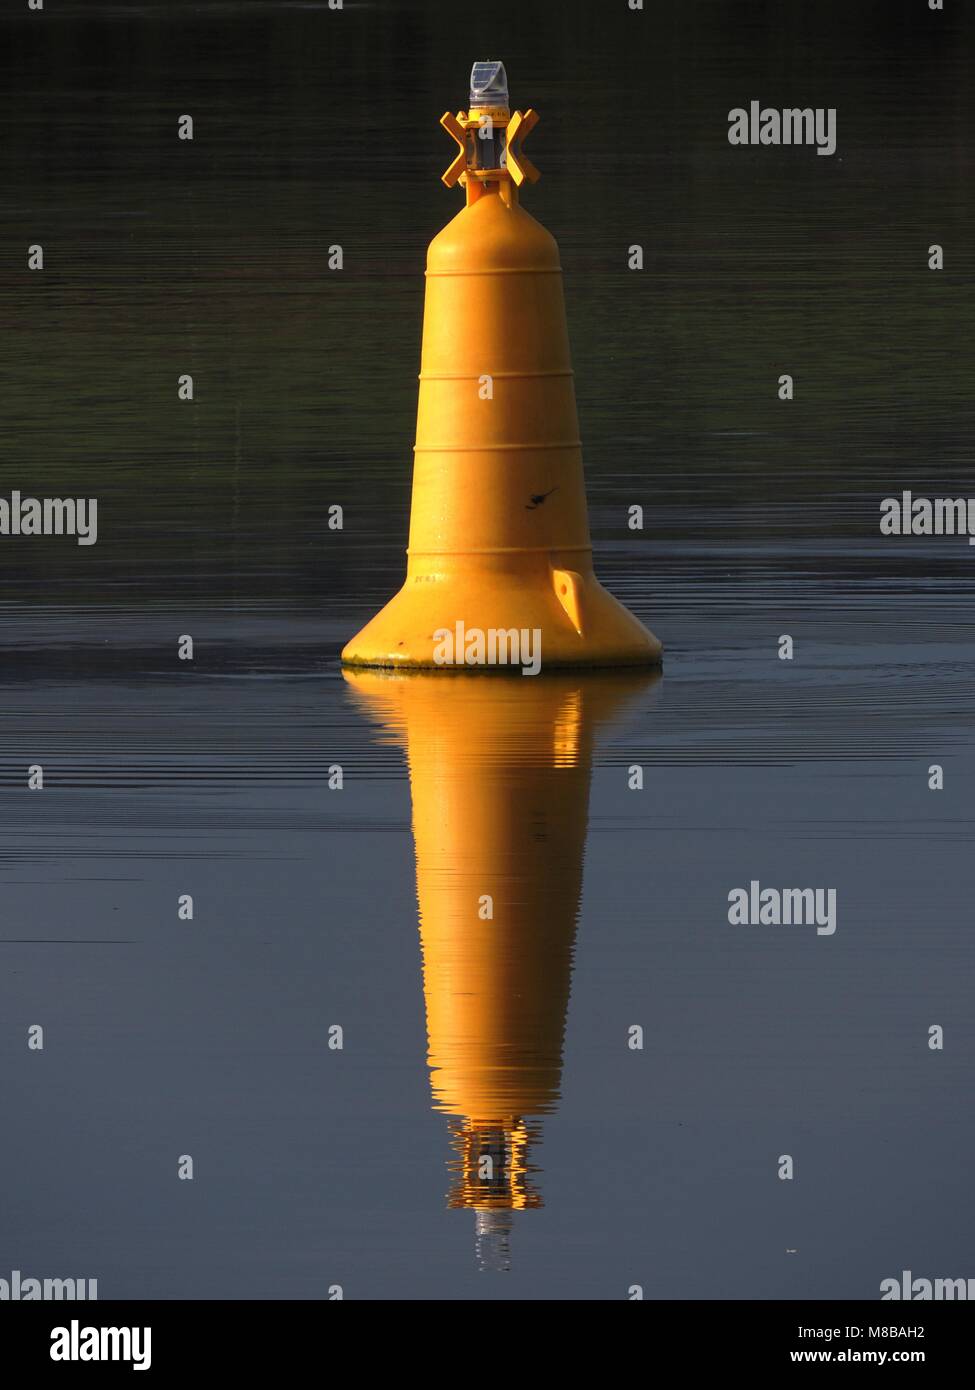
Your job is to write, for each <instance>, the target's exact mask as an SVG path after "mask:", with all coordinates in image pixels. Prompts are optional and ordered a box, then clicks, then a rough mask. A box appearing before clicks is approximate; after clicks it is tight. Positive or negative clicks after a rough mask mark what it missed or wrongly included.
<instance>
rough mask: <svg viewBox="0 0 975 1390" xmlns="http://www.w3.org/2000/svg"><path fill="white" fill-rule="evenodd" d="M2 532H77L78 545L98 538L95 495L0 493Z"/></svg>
mask: <svg viewBox="0 0 975 1390" xmlns="http://www.w3.org/2000/svg"><path fill="white" fill-rule="evenodd" d="M0 535H4V536H77V537H78V544H79V545H94V544H95V542H96V541H97V540H98V499H97V498H96V497H41V498H38V497H21V495H20V493H19V492H18V491H16V490H15V491H14V492H12V493H11V494H10V501H9V502H8V501H7V499H6V498H5V497H0Z"/></svg>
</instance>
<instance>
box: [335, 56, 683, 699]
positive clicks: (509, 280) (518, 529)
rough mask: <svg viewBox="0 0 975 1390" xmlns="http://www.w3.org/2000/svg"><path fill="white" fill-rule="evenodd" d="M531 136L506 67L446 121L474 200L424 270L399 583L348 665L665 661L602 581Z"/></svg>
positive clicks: (452, 173) (479, 77)
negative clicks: (528, 144) (537, 200)
mask: <svg viewBox="0 0 975 1390" xmlns="http://www.w3.org/2000/svg"><path fill="white" fill-rule="evenodd" d="M537 120H538V117H537V115H536V113H535V112H534V111H531V110H529V111H527V112H525V113H524V114H523V113H522V112H520V111H515V112H514V113H513V114H512V113H511V112H510V111H509V109H508V92H507V79H506V77H505V72H504V67H503V65H502V64H501V63H476V64H475V65H474V70H473V72H472V74H471V109H470V110H469V111H468V112H463V111H461V112H458V113H457V115H456V116H453V115H451V114H450V113H449V112H448V113H447V114H446V115H444V116H443V117H442V118H441V125H443V126H444V128H445V129H446V130H447V131H448V132H449V133H450V134H451V135H452V136H453V137H454V139H455V140H456V141H457V143H458V145H459V147H460V150H459V153H458V155H457V157H456V159H455V160H454V162H453V163H452V164H451V166H450V168H449V169H448V170H447V172H446V173H445V174H444V176H443V181H444V183H446V184H447V185H448V187H449V186H453V185H454V184H461V185H462V186H463V187H464V188H465V190H466V194H467V201H466V206H465V207H464V208H463V209H462V210H461V212H459V213H458V215H457V216H456V217H455V218H454V219H453V220H452V221H451V222H449V223H448V225H447V226H446V227H444V229H443V230H442V231H441V232H440V233H439V234H438V235H437V236H436V237H434V239H433V241H432V242H431V243H430V248H429V252H428V255H427V271H426V276H427V279H426V304H425V309H424V318H423V348H422V355H421V370H420V393H419V404H418V409H417V430H416V450H415V461H414V469H413V501H412V510H411V515H410V540H409V549H408V552H407V555H408V564H407V574H406V582H405V583H404V585H403V587H402V589H400V591H399V593H398V594H396V596H395V597H394V598H393V599H391V600H390V602H389V603H387V604H386V606H385V608H383V609H382V610H381V611H380V612H379V613H378V614H377V615H376V616H375V617H374V618H373V619H372V621H371V622H369V623H367V624H366V626H365V627H364V628H363V629H362V631H361V632H359V633H358V634H357V635H356V636H355V637H353V639H352V640H351V641H350V642H349V643H348V644H347V645H346V647H345V649H344V650H343V652H342V660H343V662H345V663H346V664H347V665H350V666H386V667H398V668H405V669H409V668H436V667H444V668H446V669H449V668H450V667H456V666H465V667H466V668H468V669H469V668H470V667H472V666H480V665H484V666H497V667H498V668H499V669H508V670H518V669H519V668H520V669H521V670H522V671H523V672H524V671H525V670H526V668H528V667H529V666H531V668H532V673H533V674H534V673H535V672H536V671H537V669H539V667H545V668H549V667H555V668H558V667H565V666H653V665H658V664H659V662H660V655H661V645H660V642H659V641H658V640H657V638H656V637H654V636H653V634H652V633H650V632H648V631H647V629H646V628H645V627H644V626H643V625H642V623H640V622H639V621H638V620H637V619H636V618H635V617H634V616H633V615H632V614H631V613H629V612H628V611H627V610H626V609H625V608H624V607H623V606H622V604H620V603H618V602H617V600H616V599H615V598H613V597H612V595H611V594H609V593H607V591H606V590H605V589H604V588H603V587H602V585H601V584H600V583H599V582H598V580H597V579H596V576H595V574H594V573H593V568H592V546H591V542H590V538H589V523H588V516H587V510H586V495H585V488H584V483H583V473H582V449H581V443H580V439H579V424H578V418H577V415H576V402H575V389H574V386H573V377H572V364H571V359H570V355H569V340H568V332H567V328H566V320H565V305H564V302H563V297H562V270H561V266H560V264H559V251H558V247H557V245H556V243H555V241H554V239H553V237H552V236H551V235H550V234H549V233H548V232H547V231H546V230H545V228H544V227H542V226H541V225H540V223H538V222H536V221H535V219H534V218H533V217H532V216H531V215H530V214H529V213H527V212H525V210H524V209H523V208H522V207H520V205H519V202H518V189H519V188H520V187H521V185H522V184H523V183H524V182H525V181H526V180H527V181H528V182H532V183H533V182H535V180H536V179H537V178H538V171H537V170H536V169H535V168H534V166H533V165H532V164H531V162H530V161H529V160H528V159H527V157H526V156H525V154H524V152H523V150H522V141H523V140H524V138H525V136H526V135H527V134H528V132H529V131H530V130H531V129H532V128H533V127H534V126H535V124H536V122H537ZM526 645H527V646H528V647H529V648H530V654H529V659H526V651H525V648H526ZM536 657H540V660H535V659H534V658H536Z"/></svg>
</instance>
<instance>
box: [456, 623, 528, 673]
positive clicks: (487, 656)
mask: <svg viewBox="0 0 975 1390" xmlns="http://www.w3.org/2000/svg"><path fill="white" fill-rule="evenodd" d="M433 637H434V641H435V642H436V643H437V645H436V646H435V647H434V649H433V659H434V661H435V662H436V664H437V665H438V666H521V668H522V671H521V674H522V675H523V676H537V675H538V673H539V671H540V670H541V665H542V630H541V628H538V627H533V628H527V627H523V628H517V627H489V628H488V629H487V631H486V632H485V630H484V628H481V627H468V628H465V627H464V623H463V620H458V621H457V623H456V624H455V625H454V627H453V628H449V627H438V628H437V630H436V632H435V633H434V634H433Z"/></svg>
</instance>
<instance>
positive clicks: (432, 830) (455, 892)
mask: <svg viewBox="0 0 975 1390" xmlns="http://www.w3.org/2000/svg"><path fill="white" fill-rule="evenodd" d="M345 678H346V680H347V681H348V682H349V683H350V685H351V686H352V687H353V689H354V690H355V693H356V695H357V696H358V697H360V698H361V702H362V705H363V706H364V708H365V709H366V711H367V713H368V714H370V715H371V716H372V717H373V718H376V719H378V720H379V721H380V722H381V723H382V724H384V725H385V726H386V727H387V728H389V729H390V730H392V731H393V732H394V734H395V735H396V737H397V738H398V740H399V741H400V742H402V744H403V746H404V748H405V749H406V753H407V760H408V763H409V771H410V785H411V790H412V796H413V835H414V842H415V847H416V883H417V901H418V906H419V918H420V943H421V948H422V953H423V989H424V995H425V999H426V1015H427V1037H428V1044H429V1054H428V1061H429V1066H430V1086H431V1090H432V1093H433V1100H434V1105H435V1107H436V1108H437V1109H438V1110H442V1111H445V1112H446V1113H447V1114H449V1115H451V1116H452V1117H454V1118H453V1120H452V1123H451V1138H452V1147H453V1150H454V1156H453V1158H452V1160H451V1161H450V1164H449V1167H450V1170H451V1175H452V1185H451V1191H450V1195H449V1198H448V1204H449V1205H450V1206H451V1207H469V1208H472V1209H473V1210H474V1211H476V1212H477V1213H478V1217H477V1232H478V1252H479V1259H480V1261H481V1263H482V1264H483V1265H484V1266H485V1267H486V1266H488V1265H491V1266H495V1267H498V1266H501V1267H504V1265H505V1263H506V1259H507V1256H506V1254H505V1251H506V1246H507V1233H508V1229H509V1227H510V1217H508V1216H506V1215H505V1213H507V1212H510V1211H513V1210H521V1209H525V1208H529V1207H537V1206H541V1197H540V1195H539V1194H538V1193H537V1191H536V1190H535V1189H534V1185H533V1181H532V1165H531V1163H530V1161H529V1157H528V1148H529V1141H530V1140H531V1139H532V1138H534V1137H535V1136H536V1135H537V1132H538V1127H537V1125H533V1124H531V1123H530V1121H529V1120H528V1119H527V1117H531V1116H539V1115H544V1114H546V1113H547V1112H549V1111H551V1110H553V1109H554V1108H555V1106H556V1104H557V1102H558V1098H559V1087H560V1082H561V1070H562V1042H563V1036H564V1032H565V1020H566V1009H567V1005H568V999H569V983H570V975H571V970H572V954H573V943H574V938H575V928H576V919H577V916H578V911H579V900H580V895H581V888H582V860H583V851H584V847H585V837H586V826H587V818H588V801H589V776H590V766H591V761H592V742H593V735H594V732H595V729H596V727H597V726H598V724H599V723H600V722H601V721H604V720H608V719H609V718H611V716H612V715H613V714H614V713H615V712H617V711H618V710H619V709H620V707H621V706H622V705H623V703H624V701H625V700H626V699H627V697H632V696H633V695H634V694H635V693H637V692H638V691H641V690H643V689H645V688H646V687H647V685H648V684H650V683H651V682H652V681H653V680H654V679H655V678H654V677H653V676H652V675H648V674H637V673H630V674H629V675H627V674H620V675H615V676H610V675H606V676H597V675H587V676H568V675H559V676H548V677H546V676H541V677H539V678H538V679H536V680H518V681H510V680H497V679H492V678H491V677H489V676H484V675H480V676H478V675H468V676H465V675H460V674H455V675H453V676H451V677H447V676H443V675H432V674H430V673H427V674H419V673H412V674H409V675H405V674H404V675H400V674H391V673H387V674H383V673H379V672H366V671H361V670H358V671H352V670H347V671H346V672H345ZM485 899H490V916H489V917H487V916H484V915H482V914H483V912H484V906H483V904H484V901H485Z"/></svg>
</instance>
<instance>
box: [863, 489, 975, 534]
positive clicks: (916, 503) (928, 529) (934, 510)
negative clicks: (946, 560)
mask: <svg viewBox="0 0 975 1390" xmlns="http://www.w3.org/2000/svg"><path fill="white" fill-rule="evenodd" d="M880 534H881V535H882V536H965V535H967V536H968V544H969V545H975V497H933V498H932V497H915V496H914V495H913V494H912V493H910V492H902V493H901V495H900V498H897V497H885V498H884V500H883V501H882V502H881V504H880Z"/></svg>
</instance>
